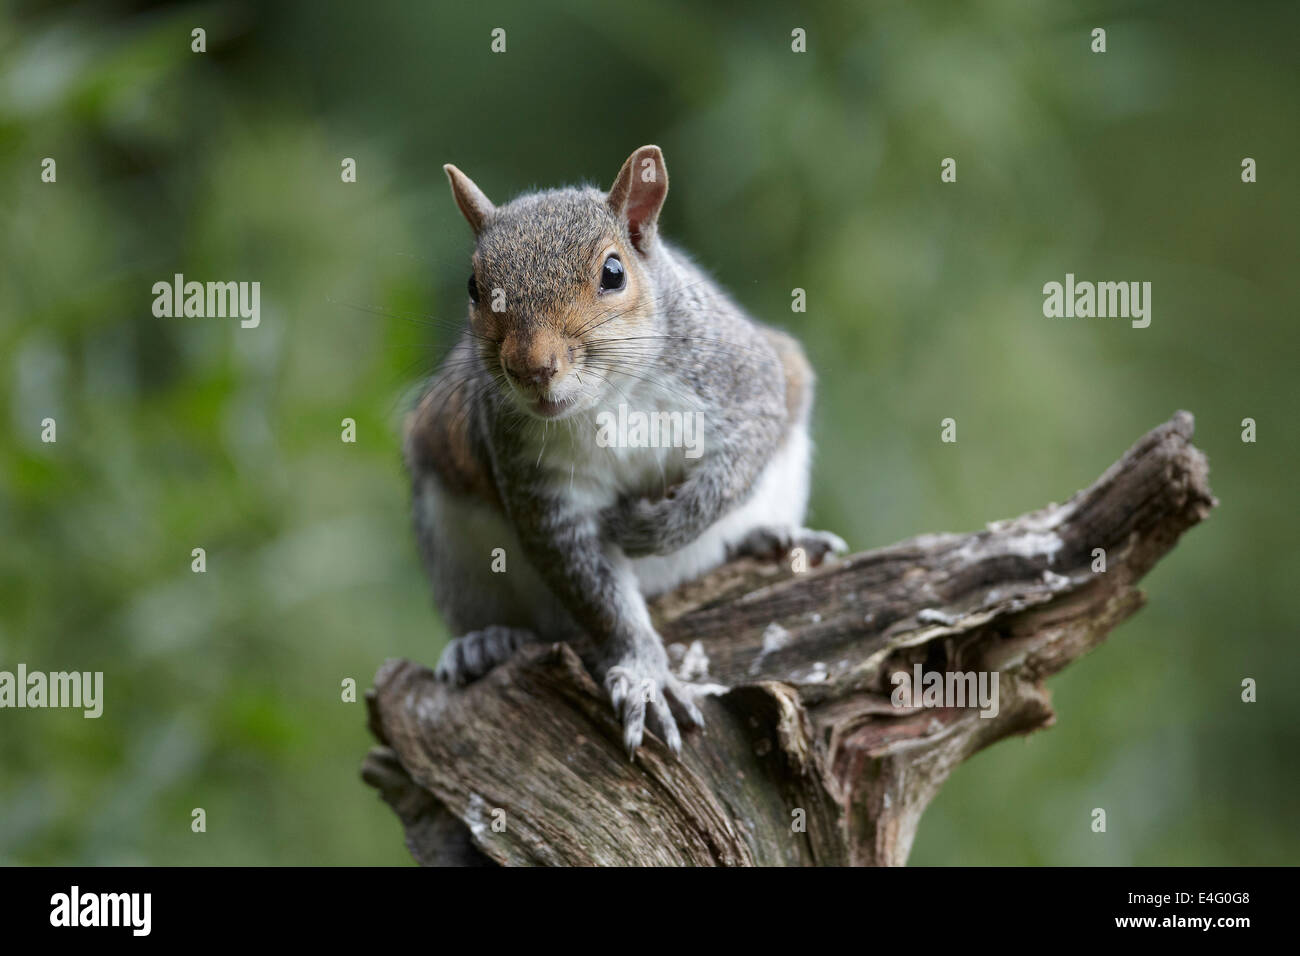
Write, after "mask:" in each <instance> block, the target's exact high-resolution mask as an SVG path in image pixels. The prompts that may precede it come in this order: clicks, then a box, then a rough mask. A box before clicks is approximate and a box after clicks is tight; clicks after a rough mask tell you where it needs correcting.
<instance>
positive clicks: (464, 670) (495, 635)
mask: <svg viewBox="0 0 1300 956" xmlns="http://www.w3.org/2000/svg"><path fill="white" fill-rule="evenodd" d="M537 640H538V637H537V635H536V634H534V633H533V632H532V631H528V630H524V629H523V628H518V627H485V628H483V629H482V630H481V631H471V632H470V633H468V634H465V635H463V636H462V637H457V638H455V639H454V640H452V641H451V643H449V644H448V645H447V646H446V648H444V649H443V652H442V657H440V658H439V659H438V667H437V669H436V670H435V671H434V673H435V675H436V676H437V678H438V680H441V681H446V682H448V683H451V684H468V683H470V682H471V681H476V680H478V679H479V678H480V677H482V676H483V675H484V674H486V673H487V672H488V671H490V670H491V669H492V668H494V667H496V666H497V665H498V664H503V663H505V662H506V661H508V660H509V659H510V658H511V656H513V654H514V653H515V651H517V650H519V648H521V647H523V646H524V645H525V644H531V643H533V642H535V641H537Z"/></svg>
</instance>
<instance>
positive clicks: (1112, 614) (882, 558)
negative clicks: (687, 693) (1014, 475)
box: [362, 412, 1216, 866]
mask: <svg viewBox="0 0 1300 956" xmlns="http://www.w3.org/2000/svg"><path fill="white" fill-rule="evenodd" d="M1191 435H1192V416H1191V415H1189V414H1188V413H1186V412H1179V413H1177V414H1176V415H1175V416H1174V417H1173V418H1172V419H1170V420H1169V421H1168V422H1166V423H1165V424H1163V425H1161V426H1159V427H1158V428H1156V429H1154V430H1153V431H1151V432H1149V433H1148V434H1147V435H1145V436H1144V437H1143V438H1141V439H1140V440H1139V441H1138V442H1137V443H1136V444H1135V445H1134V446H1133V447H1132V448H1130V449H1129V450H1128V452H1127V453H1126V454H1125V455H1124V456H1123V457H1122V458H1121V459H1120V460H1119V461H1118V462H1116V463H1115V464H1114V465H1112V466H1111V467H1110V468H1109V469H1108V470H1107V471H1106V473H1105V474H1103V475H1102V476H1101V477H1100V478H1099V479H1098V480H1097V481H1096V482H1095V483H1094V484H1093V485H1092V486H1091V487H1089V488H1087V489H1085V490H1083V491H1081V492H1079V493H1078V494H1076V495H1075V496H1074V497H1073V498H1071V499H1070V500H1069V501H1068V502H1066V503H1065V504H1063V505H1049V506H1048V507H1047V508H1044V509H1042V510H1041V511H1036V512H1033V513H1032V514H1027V515H1023V516H1021V517H1019V518H1015V519H1013V520H1009V521H999V522H995V523H993V524H990V525H989V526H988V528H987V529H986V530H984V531H980V532H977V533H975V534H933V535H923V536H921V537H918V538H913V539H911V540H909V541H904V542H902V543H900V544H896V545H893V546H892V547H888V548H882V549H880V550H877V551H869V552H866V553H863V554H857V555H853V556H851V557H848V558H845V559H842V560H840V561H836V562H834V563H830V564H828V565H826V566H824V567H821V568H817V569H813V570H811V571H809V572H806V573H803V574H795V573H794V572H792V571H791V569H790V567H789V566H788V563H786V564H781V565H776V564H767V565H764V564H762V563H759V562H756V561H753V560H749V559H746V560H741V561H736V562H733V563H731V564H729V565H726V566H724V567H722V568H720V569H718V570H717V571H715V572H713V573H711V574H709V575H707V576H706V577H705V578H702V579H700V580H699V581H695V582H692V583H691V584H688V585H686V586H684V587H683V588H681V589H680V590H678V591H676V592H674V593H672V594H670V595H667V596H665V597H663V598H661V599H659V600H658V601H656V602H655V603H654V605H653V608H652V610H653V612H654V615H655V619H656V624H657V626H658V627H659V630H660V633H661V634H662V635H663V637H664V641H665V643H666V644H667V645H669V652H670V655H672V657H673V658H674V661H675V662H676V664H677V666H678V668H679V670H680V671H681V672H682V673H683V676H686V677H691V678H692V679H693V680H694V681H695V682H696V683H698V684H701V685H707V686H708V687H709V688H710V693H709V695H708V696H707V697H705V698H704V700H703V701H702V707H703V709H704V713H705V717H706V719H707V721H708V726H707V728H706V730H705V731H704V732H703V733H702V734H701V733H695V734H688V735H686V742H685V746H684V749H683V753H682V758H681V759H680V760H678V759H676V758H674V757H673V756H672V754H671V753H669V752H668V750H667V749H666V748H665V747H664V746H663V744H662V743H661V742H660V741H659V740H658V739H657V738H653V737H651V736H649V735H647V742H646V744H645V745H644V746H643V747H642V749H641V750H640V752H639V753H638V754H637V756H636V759H635V760H634V761H629V760H628V757H627V754H626V752H625V751H624V750H623V745H622V733H621V730H620V728H619V725H618V723H617V722H616V721H615V719H614V713H613V710H612V709H611V708H610V705H609V703H608V701H607V700H606V698H605V695H604V694H603V693H602V691H601V690H600V688H599V687H598V686H597V684H596V682H595V681H594V680H593V679H592V678H591V676H590V675H589V674H588V673H587V672H586V670H585V669H584V668H583V666H582V664H581V663H580V661H579V658H578V655H577V654H575V652H574V651H573V650H572V649H571V648H570V647H568V646H567V645H564V644H554V645H543V646H536V647H532V648H528V649H527V650H525V651H521V652H520V653H519V654H518V655H517V656H516V657H515V658H514V659H513V660H512V661H510V662H509V663H508V664H506V665H504V666H502V667H499V668H497V669H496V670H495V671H493V672H492V673H491V674H489V675H488V676H487V677H486V678H484V679H483V680H481V681H480V682H478V683H476V684H473V685H470V686H469V687H466V688H463V689H452V688H449V687H447V686H444V685H442V684H439V683H437V682H436V681H435V680H434V678H433V674H432V673H431V671H430V670H429V669H428V668H427V667H424V666H422V665H419V664H414V663H412V662H410V661H402V660H396V661H389V662H387V663H385V664H384V666H383V667H382V668H381V669H380V671H379V673H378V674H377V675H376V678H375V688H374V689H373V690H372V691H370V692H369V694H368V695H367V698H368V703H369V708H370V726H371V730H372V732H373V733H374V735H375V737H376V738H378V740H379V742H380V744H381V745H382V746H379V747H376V748H374V749H373V750H372V751H371V752H370V754H369V756H368V757H367V758H366V761H365V765H364V767H363V771H362V772H363V776H364V778H365V780H366V781H367V782H368V783H370V784H371V785H372V786H374V787H376V788H377V789H378V790H379V791H380V792H381V794H382V795H383V797H384V799H385V800H386V801H387V802H388V803H389V804H390V805H391V806H392V808H393V809H394V810H395V811H396V812H397V814H398V816H399V817H400V818H401V820H402V823H403V824H404V826H405V828H406V836H407V844H408V846H409V847H410V849H411V852H412V854H413V855H414V856H415V858H416V860H417V861H419V862H421V863H425V864H486V863H500V864H545V865H552V866H554V865H573V864H633V865H640V864H723V865H745V864H750V865H753V864H757V865H777V864H818V865H826V864H831V865H842V864H865V865H882V864H902V863H904V862H905V861H906V860H907V855H908V852H909V850H910V848H911V845H912V839H913V836H914V835H915V833H916V827H917V823H918V822H919V820H920V817H921V813H922V812H923V811H924V809H925V807H926V805H927V804H928V803H929V802H930V800H931V799H932V798H933V797H934V795H935V793H936V792H937V791H938V789H939V787H940V785H941V784H942V783H943V781H944V780H945V779H946V778H947V776H948V774H949V773H950V772H951V771H952V769H953V768H954V767H956V766H957V765H958V764H959V763H961V761H963V760H965V759H966V758H967V757H969V756H970V755H971V754H973V753H975V752H976V751H978V750H980V749H982V748H984V747H987V746H988V745H989V744H991V743H994V742H995V741H998V740H1001V739H1002V738H1003V737H1007V736H1010V735H1012V734H1024V733H1028V732H1030V731H1032V730H1036V729H1038V728H1040V727H1046V726H1049V725H1050V724H1051V723H1052V722H1053V720H1054V719H1055V715H1054V713H1053V711H1052V708H1051V704H1050V696H1049V694H1048V691H1047V689H1046V688H1045V687H1044V680H1045V679H1046V678H1047V677H1050V676H1051V675H1052V674H1055V673H1056V672H1057V671H1059V670H1061V669H1062V668H1063V667H1065V666H1066V665H1067V664H1069V663H1070V662H1072V661H1074V660H1076V659H1077V658H1079V657H1081V656H1082V655H1083V654H1084V653H1086V652H1087V651H1089V650H1091V649H1092V648H1093V647H1095V646H1096V645H1097V644H1099V643H1100V642H1101V641H1102V640H1104V639H1105V636H1106V634H1107V633H1108V632H1109V631H1110V630H1111V628H1113V627H1115V625H1117V624H1118V623H1120V622H1121V621H1123V620H1124V619H1125V618H1127V617H1128V616H1129V615H1130V614H1133V613H1134V612H1135V611H1137V610H1138V608H1139V607H1141V605H1142V603H1143V595H1142V593H1141V592H1140V591H1138V590H1137V588H1136V583H1137V582H1138V581H1139V580H1140V579H1141V578H1142V576H1143V575H1144V574H1146V572H1147V571H1148V570H1149V569H1150V568H1151V567H1152V565H1154V564H1155V562H1156V561H1157V560H1158V559H1159V558H1160V557H1161V556H1162V555H1163V554H1164V553H1165V552H1167V551H1168V550H1169V549H1170V548H1172V547H1173V545H1174V543H1175V542H1176V541H1177V540H1178V537H1179V535H1181V534H1182V533H1183V531H1185V530H1186V529H1188V528H1189V527H1191V526H1192V525H1194V524H1196V523H1197V522H1198V521H1200V520H1201V519H1202V518H1204V517H1205V516H1206V515H1207V514H1208V513H1209V510H1210V509H1211V508H1212V507H1213V506H1214V505H1215V503H1216V502H1215V500H1214V497H1213V495H1212V494H1211V493H1210V488H1209V483H1208V471H1207V465H1206V460H1205V456H1204V455H1203V454H1202V453H1201V452H1200V451H1199V450H1198V449H1197V448H1195V447H1194V446H1193V445H1192V444H1191V441H1190V439H1191ZM1096 549H1102V551H1103V552H1104V560H1105V571H1104V572H1103V571H1100V570H1094V568H1097V567H1098V566H1099V562H1098V555H1099V554H1100V553H1101V552H1098V551H1097V550H1096ZM917 663H921V664H923V665H924V668H925V670H926V671H947V672H951V671H975V672H996V673H997V674H998V675H999V698H1000V700H999V704H1000V707H999V710H998V713H997V715H996V716H992V717H981V716H979V711H978V708H977V707H964V708H959V707H948V708H918V707H898V706H894V704H893V703H891V693H892V692H893V690H894V684H893V683H892V682H891V679H890V678H891V675H893V674H895V673H897V672H899V671H903V672H907V673H909V674H910V673H912V671H913V667H914V665H915V664H917ZM499 811H504V813H503V814H502V813H501V812H499ZM799 811H802V813H800V812H799ZM494 821H496V826H494V825H493V824H494ZM801 821H802V826H800V825H798V824H799V823H800V822H801Z"/></svg>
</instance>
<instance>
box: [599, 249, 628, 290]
mask: <svg viewBox="0 0 1300 956" xmlns="http://www.w3.org/2000/svg"><path fill="white" fill-rule="evenodd" d="M625 285H627V272H626V270H624V268H623V263H621V262H620V261H619V259H618V256H610V257H609V258H608V259H606V260H605V265H604V267H603V268H602V269H601V270H600V291H601V292H617V291H618V290H619V289H621V288H623V286H625Z"/></svg>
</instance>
